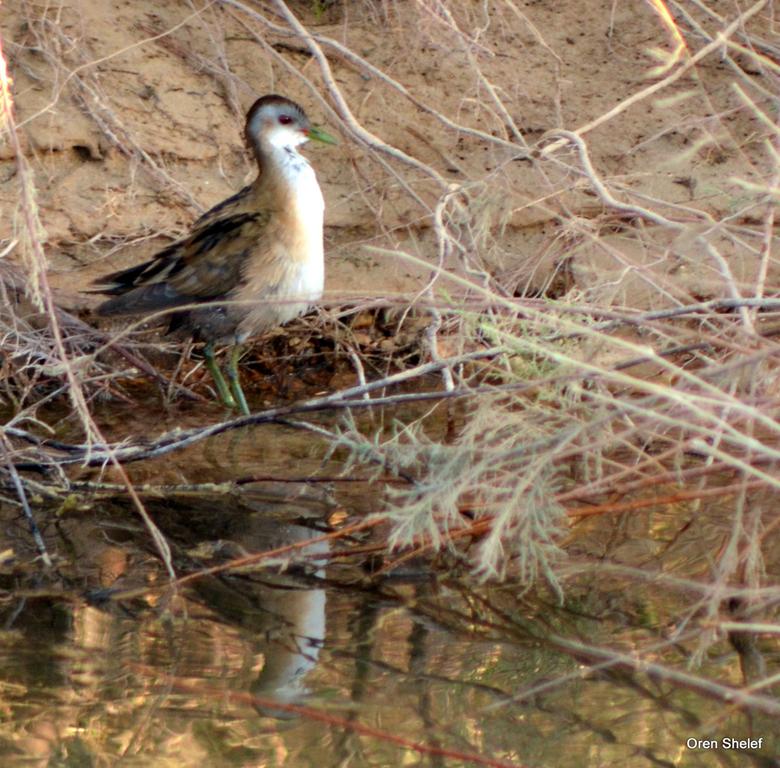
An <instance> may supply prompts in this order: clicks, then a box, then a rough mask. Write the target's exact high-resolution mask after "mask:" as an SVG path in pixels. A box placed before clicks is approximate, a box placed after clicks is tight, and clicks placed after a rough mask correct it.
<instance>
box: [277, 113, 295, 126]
mask: <svg viewBox="0 0 780 768" xmlns="http://www.w3.org/2000/svg"><path fill="white" fill-rule="evenodd" d="M292 121H293V119H292V118H291V117H290V116H289V115H279V122H280V123H281V124H282V125H289V124H290V123H291V122H292Z"/></svg>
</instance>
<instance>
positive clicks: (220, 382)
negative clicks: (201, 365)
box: [203, 342, 236, 408]
mask: <svg viewBox="0 0 780 768" xmlns="http://www.w3.org/2000/svg"><path fill="white" fill-rule="evenodd" d="M203 357H205V358H206V367H207V368H208V369H209V373H211V378H212V379H214V383H215V384H216V385H217V392H219V399H220V400H222V404H223V405H224V406H225V407H226V408H235V407H236V401H235V400H234V399H233V395H232V394H231V393H230V389H228V385H227V382H226V381H225V377H224V376H223V375H222V371H220V370H219V366H218V365H217V361H216V360H215V359H214V345H213V344H212V343H211V342H209V343H208V344H206V346H205V347H204V348H203Z"/></svg>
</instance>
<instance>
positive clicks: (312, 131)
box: [246, 94, 336, 153]
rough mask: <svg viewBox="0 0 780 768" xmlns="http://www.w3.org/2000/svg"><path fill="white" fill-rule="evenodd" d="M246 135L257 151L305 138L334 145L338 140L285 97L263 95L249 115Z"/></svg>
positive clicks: (295, 145)
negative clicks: (316, 124)
mask: <svg viewBox="0 0 780 768" xmlns="http://www.w3.org/2000/svg"><path fill="white" fill-rule="evenodd" d="M246 138H247V142H248V143H249V145H250V146H252V147H253V148H254V149H255V151H256V152H258V153H265V152H269V151H272V150H273V149H285V148H294V147H297V146H298V145H300V144H303V143H304V142H305V141H309V140H310V139H311V140H312V141H321V142H324V143H325V144H335V143H336V140H335V139H334V138H333V137H332V136H331V135H330V134H328V133H325V131H323V130H322V129H321V128H317V127H316V126H313V125H312V124H311V123H310V122H309V118H308V117H306V113H305V112H304V111H303V110H302V109H301V108H300V107H299V106H298V105H297V104H296V103H295V102H294V101H290V99H286V98H284V96H276V95H275V94H272V95H270V96H263V97H262V98H260V99H258V100H257V101H256V102H255V103H254V104H253V105H252V106H251V107H250V109H249V112H248V113H247V116H246Z"/></svg>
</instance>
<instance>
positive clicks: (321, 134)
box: [306, 125, 338, 144]
mask: <svg viewBox="0 0 780 768" xmlns="http://www.w3.org/2000/svg"><path fill="white" fill-rule="evenodd" d="M306 137H307V138H308V139H310V140H311V141H321V142H322V143H323V144H338V141H336V139H335V137H333V136H331V135H330V134H329V133H327V132H325V131H323V130H322V128H318V127H317V126H316V125H312V126H311V127H310V128H309V130H308V131H306Z"/></svg>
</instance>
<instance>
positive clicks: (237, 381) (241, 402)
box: [227, 344, 249, 416]
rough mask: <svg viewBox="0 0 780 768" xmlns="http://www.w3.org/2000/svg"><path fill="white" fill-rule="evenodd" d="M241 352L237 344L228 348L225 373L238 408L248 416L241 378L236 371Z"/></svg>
mask: <svg viewBox="0 0 780 768" xmlns="http://www.w3.org/2000/svg"><path fill="white" fill-rule="evenodd" d="M241 352H242V349H241V347H240V346H239V345H238V344H236V345H235V346H234V347H233V349H231V350H230V360H229V361H228V366H227V374H228V378H229V379H230V388H231V389H232V390H233V395H235V398H236V402H237V403H238V410H239V411H241V413H243V414H244V416H249V406H248V405H247V404H246V398H245V397H244V390H243V389H241V378H240V376H239V373H238V361H239V359H240V358H241Z"/></svg>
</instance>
